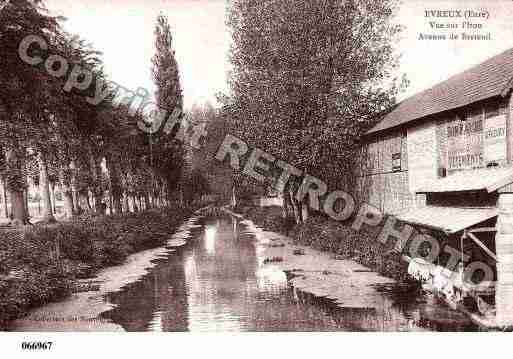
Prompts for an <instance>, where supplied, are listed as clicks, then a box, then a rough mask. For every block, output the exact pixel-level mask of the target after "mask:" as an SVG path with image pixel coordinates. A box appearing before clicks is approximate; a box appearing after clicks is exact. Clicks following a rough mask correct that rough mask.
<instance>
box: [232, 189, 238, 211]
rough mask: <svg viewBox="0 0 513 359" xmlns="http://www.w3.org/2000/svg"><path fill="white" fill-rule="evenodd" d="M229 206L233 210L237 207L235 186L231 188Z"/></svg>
mask: <svg viewBox="0 0 513 359" xmlns="http://www.w3.org/2000/svg"><path fill="white" fill-rule="evenodd" d="M231 206H232V207H234V208H235V207H237V193H236V192H235V185H233V186H232V199H231Z"/></svg>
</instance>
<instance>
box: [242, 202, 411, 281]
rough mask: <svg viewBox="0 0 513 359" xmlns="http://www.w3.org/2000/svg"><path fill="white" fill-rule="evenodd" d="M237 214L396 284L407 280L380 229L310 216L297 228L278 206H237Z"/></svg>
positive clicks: (403, 264)
mask: <svg viewBox="0 0 513 359" xmlns="http://www.w3.org/2000/svg"><path fill="white" fill-rule="evenodd" d="M236 212H237V213H241V214H243V215H244V216H245V217H246V218H248V219H251V220H252V221H253V222H254V223H255V224H257V225H258V226H260V227H262V228H265V229H266V230H268V231H273V232H279V233H282V234H285V235H287V236H289V237H291V238H292V239H293V240H294V242H295V243H297V244H301V245H308V246H311V247H312V248H315V249H318V250H321V251H327V252H330V253H333V255H334V256H336V257H337V258H339V259H352V260H354V261H356V262H358V263H360V264H363V265H364V266H366V267H368V268H370V269H372V270H373V271H375V272H377V273H379V274H381V275H383V276H386V277H389V278H393V279H395V280H398V281H402V282H406V281H408V282H409V281H410V279H409V277H408V272H407V269H408V268H407V264H406V263H404V262H403V261H402V260H401V256H400V254H398V253H396V252H389V251H390V250H391V249H392V248H391V247H389V246H388V245H383V244H381V243H380V242H379V241H378V240H377V237H378V235H379V232H380V230H381V228H382V226H375V227H370V226H366V225H364V226H363V227H362V228H361V230H359V231H356V230H354V229H352V228H351V224H352V221H349V222H337V221H334V220H331V219H329V218H327V217H324V216H311V217H310V218H309V219H308V220H307V221H306V222H305V223H303V224H300V225H296V224H295V222H294V221H293V220H291V219H285V218H283V216H282V209H281V207H265V208H260V207H240V208H237V209H236ZM385 220H386V218H385V219H383V224H384V222H385Z"/></svg>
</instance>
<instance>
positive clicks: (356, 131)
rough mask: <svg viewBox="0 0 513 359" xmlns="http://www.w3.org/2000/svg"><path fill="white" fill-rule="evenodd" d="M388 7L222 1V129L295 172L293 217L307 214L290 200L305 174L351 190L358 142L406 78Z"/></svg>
mask: <svg viewBox="0 0 513 359" xmlns="http://www.w3.org/2000/svg"><path fill="white" fill-rule="evenodd" d="M396 7H397V1H396V0H383V1H374V0H311V1H297V0H258V1H256V0H233V1H231V2H230V6H229V14H228V15H229V16H228V25H229V27H230V29H231V33H232V40H233V41H232V47H231V51H230V60H231V64H232V73H231V78H230V92H229V94H227V95H226V96H222V97H221V98H220V100H221V101H222V103H223V108H222V113H223V117H225V118H226V119H228V121H227V125H228V126H227V131H229V132H230V133H231V134H233V135H236V136H237V137H239V138H242V139H244V140H245V141H246V142H247V143H248V144H250V145H251V146H253V147H258V148H261V149H263V150H265V151H266V152H268V153H271V154H272V155H274V156H275V157H277V158H279V159H281V160H282V161H285V162H286V163H288V164H290V165H293V166H295V167H296V168H297V169H299V170H300V171H302V175H300V176H296V177H293V178H292V180H291V181H289V182H288V184H287V187H286V188H285V190H284V195H285V203H286V206H287V208H289V209H290V213H292V212H293V213H294V214H295V217H296V220H297V221H298V222H301V221H302V220H304V219H305V218H306V216H307V211H305V210H306V208H307V207H306V206H305V205H304V203H299V202H298V201H297V198H296V196H295V193H297V190H298V187H299V185H300V183H301V181H302V180H303V178H304V174H306V173H308V174H310V175H312V176H315V177H317V178H319V179H321V180H322V181H324V182H325V183H326V184H327V185H328V186H329V188H331V189H332V190H334V189H338V190H345V191H349V192H352V191H353V189H354V188H356V182H355V181H356V178H355V175H354V173H355V170H354V169H355V166H356V165H357V163H356V162H357V161H358V156H357V154H358V152H359V148H360V146H359V141H360V138H361V136H362V134H363V133H364V132H365V131H366V130H368V129H369V127H370V126H372V125H373V124H374V123H375V121H376V118H377V114H379V113H380V112H382V111H383V110H385V109H387V108H389V107H390V106H392V105H393V104H394V102H395V99H396V95H397V94H398V92H399V91H400V90H401V89H402V88H403V86H404V85H405V84H406V82H405V81H404V79H402V80H401V79H398V78H396V77H395V76H394V75H395V73H396V68H397V56H396V55H395V52H394V46H393V45H394V42H395V41H396V39H397V35H398V34H399V33H400V31H401V27H400V26H398V25H395V24H394V22H393V17H394V14H395V12H396V11H395V10H396ZM274 170H275V171H280V170H279V169H277V168H275V169H274ZM234 179H235V183H241V181H242V176H235V177H234ZM264 185H269V184H264ZM301 209H303V210H301Z"/></svg>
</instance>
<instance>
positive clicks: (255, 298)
mask: <svg viewBox="0 0 513 359" xmlns="http://www.w3.org/2000/svg"><path fill="white" fill-rule="evenodd" d="M93 281H94V282H95V283H98V286H99V287H98V289H96V290H94V291H88V292H82V293H77V294H75V295H73V296H72V297H71V298H68V299H66V300H65V301H63V302H59V303H51V304H48V305H45V306H43V307H41V308H37V309H35V310H33V311H31V312H30V313H29V315H28V316H27V317H25V318H22V319H20V320H17V321H15V322H13V325H12V330H19V331H45V330H47V331H157V332H160V331H169V332H174V331H471V330H477V328H476V327H474V326H473V325H472V324H471V323H470V322H469V320H468V319H467V318H466V317H465V316H464V315H463V314H460V313H458V312H455V311H452V310H450V309H448V308H446V307H444V306H443V305H441V304H438V303H436V302H434V301H433V300H431V299H430V298H428V297H425V296H424V295H423V294H421V293H419V292H417V291H406V290H405V289H404V287H402V286H400V285H398V284H396V283H395V282H394V281H393V280H391V279H387V278H384V277H382V276H379V275H378V274H376V273H373V272H371V271H369V270H367V269H366V268H365V267H363V266H361V265H359V264H357V263H355V262H352V261H349V260H347V261H341V260H335V259H331V258H330V256H329V255H328V254H326V253H322V252H319V251H316V250H314V249H311V248H308V247H300V246H296V245H294V244H293V243H291V242H290V240H289V239H288V238H286V237H284V236H281V235H279V234H276V233H271V232H266V231H263V230H262V229H260V228H258V227H256V226H255V225H253V223H252V222H250V221H245V220H242V221H241V220H240V219H237V218H234V217H230V216H218V217H208V218H197V217H194V218H191V219H190V220H189V221H188V222H186V223H184V225H183V226H182V227H181V228H180V229H179V230H178V231H177V233H175V235H174V236H173V237H172V238H171V239H170V241H169V243H168V246H166V247H165V248H158V249H152V250H148V251H144V252H140V253H136V254H134V255H132V256H130V257H129V258H128V260H127V262H126V263H125V264H123V265H121V266H117V267H111V268H107V269H105V270H104V271H102V272H100V273H99V275H98V276H97V278H94V279H93Z"/></svg>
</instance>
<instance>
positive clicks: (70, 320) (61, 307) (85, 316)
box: [8, 215, 199, 332]
mask: <svg viewBox="0 0 513 359" xmlns="http://www.w3.org/2000/svg"><path fill="white" fill-rule="evenodd" d="M198 220H199V218H198V217H196V216H194V215H193V216H192V217H190V218H189V219H188V220H186V221H184V222H182V224H181V225H180V226H179V227H178V228H177V229H176V230H175V231H174V233H173V234H172V235H170V234H167V235H166V240H165V242H164V243H163V244H162V245H161V246H159V247H156V248H151V249H146V250H143V251H140V252H136V253H134V254H131V255H129V256H128V257H127V259H126V260H125V261H124V262H123V263H122V264H120V265H116V266H111V267H107V268H103V269H101V270H99V271H98V272H97V273H96V275H95V276H94V277H93V278H91V279H87V280H86V282H91V281H92V282H93V283H94V284H95V285H96V286H97V287H96V288H95V289H94V290H87V291H81V292H78V293H73V294H71V295H70V296H68V297H66V298H64V299H63V300H60V301H56V302H51V303H48V304H45V305H44V306H41V307H37V308H33V309H32V310H30V311H29V312H28V313H27V315H25V316H24V317H22V318H19V319H16V320H14V321H12V322H11V323H9V327H8V330H9V331H20V332H28V331H30V332H87V331H92V332H100V331H104V332H116V331H124V329H123V328H122V327H121V326H120V325H117V324H114V323H113V322H112V321H110V320H107V319H105V318H103V317H102V316H101V314H102V313H105V312H107V311H109V310H111V309H113V308H114V307H115V305H114V304H112V303H111V302H110V301H109V300H108V298H106V297H107V295H109V294H112V293H115V292H118V291H120V290H122V288H123V287H125V286H127V285H129V284H131V283H135V282H136V281H138V280H140V279H141V278H143V277H144V276H145V275H147V274H148V273H149V272H150V271H151V270H152V268H154V267H155V266H156V265H157V263H156V261H157V260H158V259H160V258H162V259H163V258H166V257H168V256H169V255H170V254H171V253H173V252H175V251H176V250H177V248H179V247H182V246H184V245H185V244H187V240H188V239H189V238H190V235H191V231H192V230H193V229H194V228H195V227H197V225H196V223H197V221H198Z"/></svg>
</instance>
